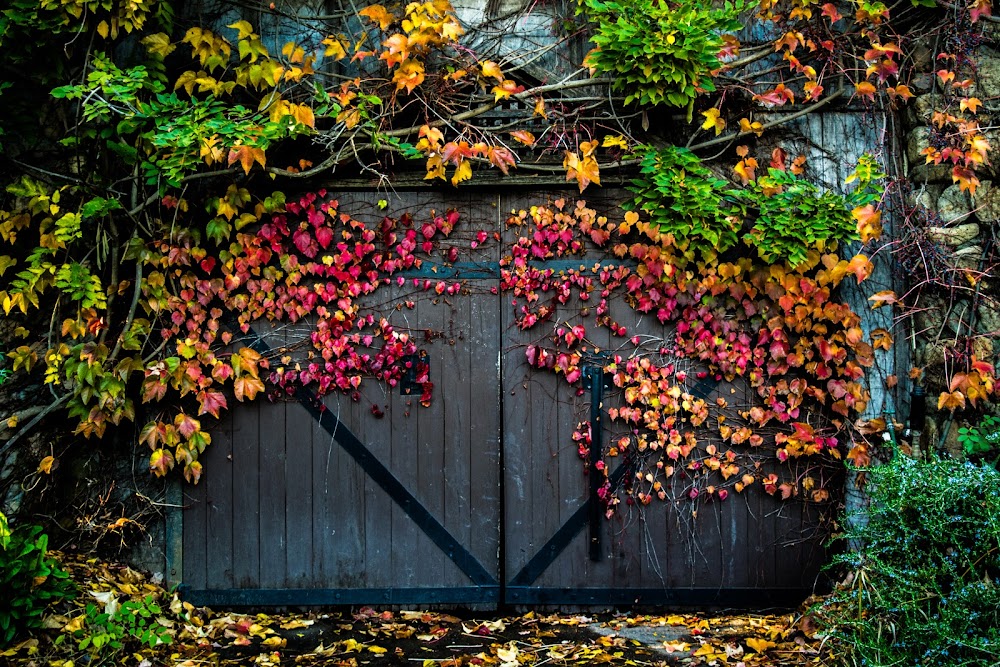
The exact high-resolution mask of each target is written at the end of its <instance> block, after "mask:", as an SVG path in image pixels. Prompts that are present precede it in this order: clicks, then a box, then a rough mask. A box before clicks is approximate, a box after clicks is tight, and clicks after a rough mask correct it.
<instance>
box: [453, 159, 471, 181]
mask: <svg viewBox="0 0 1000 667" xmlns="http://www.w3.org/2000/svg"><path fill="white" fill-rule="evenodd" d="M470 178H472V164H471V163H470V162H469V161H468V160H462V161H461V162H460V163H459V164H458V167H456V168H455V173H454V174H453V175H452V177H451V184H452V185H458V184H459V183H461V182H462V181H467V180H469V179H470Z"/></svg>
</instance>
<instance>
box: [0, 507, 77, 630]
mask: <svg viewBox="0 0 1000 667" xmlns="http://www.w3.org/2000/svg"><path fill="white" fill-rule="evenodd" d="M47 551H48V536H47V535H45V534H44V533H42V528H41V526H15V528H14V529H13V530H12V531H11V534H10V542H9V543H8V544H7V546H6V548H3V549H0V591H3V593H2V595H0V644H7V643H9V642H10V641H11V640H12V639H13V638H14V637H15V636H16V635H17V634H19V633H20V632H23V631H25V630H29V629H31V628H37V627H39V626H40V625H41V621H42V614H43V613H44V612H45V609H46V607H48V606H49V605H50V604H51V603H53V602H57V601H59V600H64V599H67V598H71V597H73V596H74V595H75V589H74V586H73V582H71V581H70V580H69V574H68V573H67V572H66V571H65V570H63V569H62V568H61V567H59V563H57V562H56V561H55V560H53V559H52V558H51V557H49V556H47V555H46V552H47Z"/></svg>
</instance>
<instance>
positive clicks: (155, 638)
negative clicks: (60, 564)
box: [57, 595, 172, 658]
mask: <svg viewBox="0 0 1000 667" xmlns="http://www.w3.org/2000/svg"><path fill="white" fill-rule="evenodd" d="M162 613H163V610H162V609H160V606H159V605H158V604H156V601H155V600H154V599H153V596H152V595H147V596H146V597H145V598H143V599H142V600H126V601H125V602H123V603H121V604H120V605H119V604H112V605H111V606H110V607H108V606H105V608H104V609H101V608H100V607H98V606H97V605H95V604H88V605H87V609H86V619H85V621H84V624H83V627H82V628H81V629H79V630H76V631H75V632H74V633H73V638H74V639H75V640H76V642H77V648H79V649H80V650H81V651H87V652H88V653H90V654H91V655H92V656H93V657H94V658H110V657H111V656H113V655H115V654H116V653H118V652H120V651H121V650H122V649H123V648H126V646H128V645H129V644H132V646H130V647H129V648H133V649H139V648H142V647H140V646H136V644H137V643H138V644H142V645H143V646H147V647H149V648H153V647H154V646H156V645H157V644H169V643H170V642H171V639H172V638H171V635H170V631H169V630H168V629H167V628H166V627H165V626H163V625H161V624H160V623H159V622H158V620H157V617H159V616H160V615H161V614H162ZM62 639H63V638H62V636H60V637H59V639H58V640H57V643H61V640H62Z"/></svg>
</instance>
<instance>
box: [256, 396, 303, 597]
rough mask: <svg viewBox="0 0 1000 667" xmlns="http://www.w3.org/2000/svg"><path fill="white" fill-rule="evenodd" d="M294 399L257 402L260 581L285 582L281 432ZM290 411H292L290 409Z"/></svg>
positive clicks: (280, 584) (267, 585) (277, 585)
mask: <svg viewBox="0 0 1000 667" xmlns="http://www.w3.org/2000/svg"><path fill="white" fill-rule="evenodd" d="M301 409H302V408H301V407H299V406H298V405H296V404H295V403H285V402H278V403H267V402H262V403H260V422H259V424H260V478H259V480H258V489H259V499H260V538H261V539H260V585H261V587H262V588H282V587H284V585H285V579H286V576H285V573H286V565H285V557H286V556H285V555H286V552H287V551H288V550H287V543H286V542H285V539H286V538H285V488H286V485H287V482H286V477H285V433H286V420H287V415H286V413H287V412H288V411H291V410H294V411H300V410H301ZM293 414H296V413H295V412H293ZM298 418H299V419H301V417H298Z"/></svg>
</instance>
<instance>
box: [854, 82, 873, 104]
mask: <svg viewBox="0 0 1000 667" xmlns="http://www.w3.org/2000/svg"><path fill="white" fill-rule="evenodd" d="M854 94H855V95H858V96H859V97H867V98H868V99H870V100H872V101H874V100H875V86H874V85H872V84H871V83H869V82H868V81H862V82H861V83H858V84H855V85H854Z"/></svg>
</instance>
